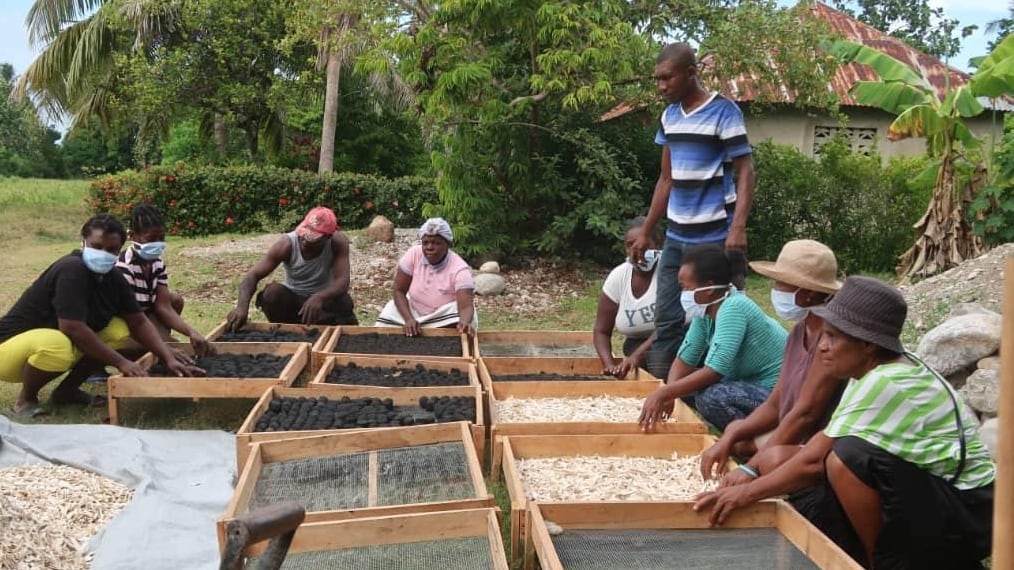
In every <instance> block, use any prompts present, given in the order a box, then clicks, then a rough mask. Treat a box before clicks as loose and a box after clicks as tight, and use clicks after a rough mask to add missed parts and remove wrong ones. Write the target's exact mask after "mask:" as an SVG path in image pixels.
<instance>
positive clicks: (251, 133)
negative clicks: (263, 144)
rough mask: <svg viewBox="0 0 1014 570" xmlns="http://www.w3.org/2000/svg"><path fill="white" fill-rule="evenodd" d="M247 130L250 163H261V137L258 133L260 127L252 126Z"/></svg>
mask: <svg viewBox="0 0 1014 570" xmlns="http://www.w3.org/2000/svg"><path fill="white" fill-rule="evenodd" d="M244 130H245V134H246V149H247V152H249V153H250V161H251V162H253V163H254V164H259V163H260V155H259V154H258V153H259V152H260V149H259V146H260V137H259V133H258V131H259V130H260V127H259V125H257V124H250V125H248V126H247V128H246V129H244Z"/></svg>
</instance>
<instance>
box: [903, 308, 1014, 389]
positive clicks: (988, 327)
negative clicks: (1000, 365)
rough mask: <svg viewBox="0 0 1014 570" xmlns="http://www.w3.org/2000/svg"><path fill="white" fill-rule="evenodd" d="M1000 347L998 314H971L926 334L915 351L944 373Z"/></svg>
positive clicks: (973, 361)
mask: <svg viewBox="0 0 1014 570" xmlns="http://www.w3.org/2000/svg"><path fill="white" fill-rule="evenodd" d="M999 348H1000V315H998V314H996V313H993V312H989V313H970V314H965V315H959V316H957V317H954V318H950V319H947V320H946V321H944V322H943V323H941V324H940V325H939V326H937V327H936V328H935V329H933V330H931V331H929V332H928V333H926V336H924V337H922V340H921V341H920V342H919V347H918V348H916V349H915V352H916V353H917V354H918V355H919V356H921V357H922V358H923V360H925V361H926V363H927V364H929V365H930V366H932V367H933V368H935V369H936V370H937V372H939V373H940V374H943V375H944V376H950V375H951V374H953V373H955V372H957V371H958V370H961V369H962V368H969V367H971V366H972V365H974V364H975V363H976V362H978V361H979V359H980V358H984V357H986V356H989V355H991V354H993V353H994V352H996V351H997V349H999Z"/></svg>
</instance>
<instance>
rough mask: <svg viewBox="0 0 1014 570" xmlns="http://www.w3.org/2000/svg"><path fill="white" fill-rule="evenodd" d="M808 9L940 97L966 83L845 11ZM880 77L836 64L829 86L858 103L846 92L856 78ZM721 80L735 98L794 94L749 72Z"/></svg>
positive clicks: (787, 99)
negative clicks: (893, 61)
mask: <svg viewBox="0 0 1014 570" xmlns="http://www.w3.org/2000/svg"><path fill="white" fill-rule="evenodd" d="M809 10H810V14H811V15H812V16H813V17H814V18H816V19H818V20H821V21H822V22H824V23H825V24H827V26H828V28H829V29H830V31H831V33H832V34H837V35H840V36H841V37H843V38H845V39H847V40H849V41H852V42H855V43H858V44H863V45H865V46H867V47H870V48H872V49H875V50H877V51H879V52H881V53H884V54H886V55H889V56H891V57H893V58H894V59H896V60H898V61H900V62H902V63H904V64H906V65H908V66H910V67H911V68H912V69H914V70H915V71H917V72H918V73H919V74H920V75H922V76H923V77H924V78H925V79H926V82H927V83H929V84H930V85H931V86H932V87H933V88H935V89H936V90H937V93H938V95H939V96H940V97H941V98H943V97H944V95H945V94H946V92H947V88H948V85H950V86H951V87H956V86H961V85H964V84H966V83H968V79H969V76H968V74H967V73H965V72H963V71H961V70H959V69H955V68H953V67H949V66H947V65H946V64H944V63H943V62H941V61H940V60H938V59H936V58H935V57H933V56H931V55H927V54H925V53H922V52H921V51H919V50H917V49H915V48H913V47H912V46H910V45H908V44H906V43H905V42H903V41H901V40H899V39H897V38H894V37H891V36H889V35H887V34H885V33H884V32H881V31H880V30H877V29H876V28H873V27H871V26H868V25H866V24H864V23H862V22H860V21H858V20H856V19H854V18H852V17H850V16H849V15H848V14H845V13H844V12H839V11H838V10H835V9H834V8H831V7H830V6H827V5H825V4H822V3H820V2H814V3H812V4H811V5H810V7H809ZM879 79H880V78H879V76H877V74H876V73H874V71H873V69H872V68H870V67H869V66H867V65H863V64H860V63H848V64H845V65H841V66H839V67H838V69H837V70H836V71H835V73H834V75H833V76H832V78H831V83H830V84H829V86H828V87H829V88H830V89H831V90H833V91H834V92H835V94H836V95H837V96H838V100H839V101H840V102H841V104H842V105H859V103H858V102H857V101H856V100H855V99H854V98H853V97H852V96H851V95H850V94H849V89H851V88H852V86H853V85H855V84H856V82H858V81H878V80H879ZM722 83H723V84H724V85H723V87H724V88H725V89H723V91H726V92H727V93H728V94H729V95H731V96H732V97H734V98H735V99H736V100H737V101H756V100H764V101H767V102H784V103H791V102H793V100H794V99H795V93H794V92H793V91H792V90H791V89H789V88H788V86H786V85H779V86H777V87H774V86H771V85H763V84H761V82H760V81H758V80H757V79H756V78H754V77H751V76H749V75H744V76H740V77H737V78H735V79H732V80H729V81H723V82H722Z"/></svg>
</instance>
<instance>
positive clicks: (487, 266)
mask: <svg viewBox="0 0 1014 570" xmlns="http://www.w3.org/2000/svg"><path fill="white" fill-rule="evenodd" d="M479 273H497V274H499V273H500V264H499V263H497V262H495V261H487V262H486V263H483V264H482V265H480V266H479Z"/></svg>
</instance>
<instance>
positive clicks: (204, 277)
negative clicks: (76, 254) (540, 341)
mask: <svg viewBox="0 0 1014 570" xmlns="http://www.w3.org/2000/svg"><path fill="white" fill-rule="evenodd" d="M86 191H87V182H83V181H41V180H24V179H11V178H4V179H0V205H2V207H0V237H2V238H3V239H4V243H5V245H6V247H7V248H8V251H9V252H11V255H4V256H2V257H0V311H6V310H7V309H8V308H9V307H10V306H11V305H13V304H14V302H15V301H16V300H17V298H18V296H19V295H20V294H21V292H22V291H23V290H24V289H25V288H26V287H27V286H28V285H29V284H30V283H31V282H32V280H34V279H35V278H36V277H37V276H38V275H39V274H40V273H41V272H42V271H43V270H44V269H45V268H46V267H48V266H49V264H50V263H52V262H53V261H54V260H55V259H57V258H58V257H60V256H61V255H64V254H65V253H67V252H69V251H70V250H72V249H74V248H76V247H79V244H80V237H79V232H80V227H81V224H82V223H84V220H85V219H86V217H87V212H86V211H85V208H84V203H83V199H84V197H85V194H86ZM356 234H357V232H352V235H353V239H355V238H356ZM237 237H242V236H237V235H218V236H211V237H201V238H181V237H174V238H172V240H171V242H170V247H169V249H168V250H167V253H166V263H167V264H168V266H169V269H170V278H171V280H172V288H173V290H174V291H176V292H179V293H180V294H182V295H183V297H184V299H185V300H186V302H187V305H186V308H185V309H184V312H183V316H184V318H185V319H186V321H187V322H188V323H190V324H192V325H193V326H194V327H196V328H197V329H198V330H201V331H209V330H211V329H212V328H213V327H214V326H215V325H217V324H218V323H220V322H222V321H223V320H224V319H225V315H226V314H227V313H228V312H229V310H230V309H231V308H232V306H233V303H234V302H235V292H236V290H237V287H238V285H239V279H240V278H241V277H242V274H243V272H244V271H245V270H246V269H247V268H248V267H250V265H252V264H253V263H254V262H256V261H257V259H258V258H259V256H260V253H258V252H252V253H230V254H228V255H216V256H195V255H187V250H188V249H191V248H195V247H204V246H209V245H215V244H220V243H223V242H227V241H228V240H230V239H235V238H237ZM591 274H592V273H591V271H589V275H591ZM601 286H602V282H601V279H595V280H591V281H589V284H588V286H587V288H586V289H585V290H583V291H578V292H577V293H578V294H577V295H576V296H573V297H568V298H567V299H564V300H563V301H562V302H561V303H560V304H559V306H558V308H557V309H556V310H554V311H546V312H545V313H544V314H542V315H541V316H539V317H534V318H532V319H529V320H524V321H519V320H518V319H517V316H516V315H515V314H513V313H511V312H509V311H502V312H496V311H491V312H484V313H483V314H482V315H481V319H482V321H481V322H482V328H483V329H484V330H503V329H515V330H516V329H531V330H591V328H592V326H593V325H594V322H595V310H596V305H597V302H598V296H599V291H600V289H601ZM769 287H770V282H769V281H768V280H766V279H763V278H760V277H751V278H750V279H749V280H748V286H747V291H748V294H749V295H750V296H751V297H752V298H754V299H755V300H756V301H757V302H758V303H759V304H760V305H761V306H762V307H763V308H764V309H765V310H766V311H768V312H769V313H771V307H770V300H769V296H768V288H769ZM374 316H375V315H363V317H364V320H363V322H368V321H370V320H371V317H374ZM615 341H616V342H615V343H614V344H615V345H616V346H615V349H616V350H619V347H620V344H621V342H622V339H619V338H618V337H617V339H615ZM55 384H56V382H54V383H52V384H51V386H54V385H55ZM17 389H18V386H17V385H13V384H5V383H2V382H0V410H3V409H8V408H10V406H11V405H12V404H13V402H14V399H15V397H16V395H17ZM86 389H89V390H93V391H96V392H99V391H102V390H104V388H102V387H101V386H99V387H94V386H91V387H86ZM47 396H48V389H46V390H43V394H42V398H43V402H45V398H46V397H47ZM44 407H45V403H44ZM249 407H250V402H249V401H248V400H237V401H229V400H214V399H211V400H203V401H200V402H194V401H190V400H165V399H157V400H140V399H137V400H133V399H132V400H127V401H125V403H124V404H123V405H121V416H122V417H121V423H122V424H123V425H126V426H129V427H138V428H168V429H205V428H212V429H215V428H217V429H235V428H237V427H238V426H239V424H240V423H241V422H242V420H243V418H244V417H245V415H246V413H247V411H248V410H249ZM49 411H50V412H51V415H50V417H49V418H48V419H47V420H45V421H47V422H50V423H97V422H101V421H102V420H103V418H104V417H105V416H106V410H105V409H101V408H97V409H81V408H77V407H62V408H51V409H50V410H49Z"/></svg>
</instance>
